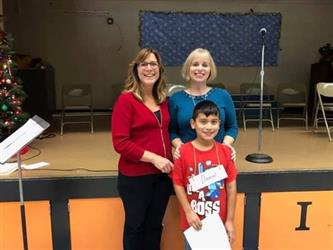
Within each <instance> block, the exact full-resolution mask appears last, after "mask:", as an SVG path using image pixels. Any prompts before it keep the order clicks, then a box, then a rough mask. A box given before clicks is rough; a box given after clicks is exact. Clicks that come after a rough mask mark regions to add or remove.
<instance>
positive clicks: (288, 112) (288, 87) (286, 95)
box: [276, 83, 308, 130]
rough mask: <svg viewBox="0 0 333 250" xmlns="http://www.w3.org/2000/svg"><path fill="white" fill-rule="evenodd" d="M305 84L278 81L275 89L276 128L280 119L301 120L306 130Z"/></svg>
mask: <svg viewBox="0 0 333 250" xmlns="http://www.w3.org/2000/svg"><path fill="white" fill-rule="evenodd" d="M307 97H308V95H307V91H306V87H305V85H300V84H297V85H296V84H290V83H280V84H279V85H278V89H277V96H276V100H277V105H278V111H277V128H279V127H280V120H301V121H304V122H305V128H306V130H308V105H307Z"/></svg>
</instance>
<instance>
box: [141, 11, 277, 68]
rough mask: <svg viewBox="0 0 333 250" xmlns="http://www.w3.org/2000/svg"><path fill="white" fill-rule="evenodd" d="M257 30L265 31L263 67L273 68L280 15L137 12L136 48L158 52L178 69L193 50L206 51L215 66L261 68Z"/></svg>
mask: <svg viewBox="0 0 333 250" xmlns="http://www.w3.org/2000/svg"><path fill="white" fill-rule="evenodd" d="M261 28H266V29H267V33H266V35H265V39H264V40H265V65H266V66H276V65H277V61H278V51H279V38H280V28H281V14H280V13H248V14H237V13H236V14H235V13H233V14H221V13H215V12H209V13H187V12H153V11H141V12H140V47H142V48H143V47H152V48H154V49H156V50H158V51H159V52H160V54H161V56H162V59H163V62H164V64H165V65H166V66H180V65H182V64H183V63H184V61H185V59H186V57H187V56H188V54H189V53H190V52H191V51H192V50H193V49H195V48H199V47H200V48H205V49H208V50H209V51H210V52H211V53H212V56H213V57H214V61H215V63H216V65H218V66H237V67H239V66H259V65H261V50H262V37H261V35H260V33H259V31H260V29H261Z"/></svg>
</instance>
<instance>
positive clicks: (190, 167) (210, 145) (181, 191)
mask: <svg viewBox="0 0 333 250" xmlns="http://www.w3.org/2000/svg"><path fill="white" fill-rule="evenodd" d="M219 126H220V115H219V110H218V107H217V106H216V104H215V103H214V102H212V101H208V100H204V101H202V102H199V103H198V104H197V105H196V106H195V108H194V110H193V115H192V119H191V127H192V129H194V130H195V132H196V138H195V139H194V140H193V141H191V142H188V143H185V144H183V145H182V146H181V148H180V157H179V158H178V159H177V160H176V161H175V163H174V169H173V173H172V179H173V184H174V189H175V193H176V195H177V198H178V200H179V203H180V204H181V209H180V210H181V211H180V220H181V228H182V230H186V229H187V228H189V227H191V226H192V227H193V228H194V229H196V230H200V229H201V226H202V224H201V219H203V218H204V217H205V216H206V215H208V214H212V213H218V214H219V215H220V217H221V219H222V221H223V222H224V225H225V228H226V231H227V234H228V237H229V241H230V244H231V243H232V242H233V241H234V239H235V227H234V214H235V206H236V195H237V188H236V176H237V170H236V167H235V164H234V161H233V160H232V159H231V150H230V148H229V147H227V146H225V145H223V144H220V143H218V142H216V141H215V140H214V137H215V135H216V134H217V133H218V130H219ZM212 168H214V169H212ZM221 168H223V169H224V170H225V173H226V174H227V177H226V178H224V179H222V178H221V179H217V180H216V182H214V183H210V182H209V181H208V182H206V183H201V187H200V185H199V188H198V185H197V183H194V181H193V180H194V178H193V177H194V176H197V175H199V174H202V173H204V172H205V171H207V170H208V169H211V170H210V171H217V172H216V173H218V171H221ZM222 172H224V171H222ZM207 173H208V172H207ZM219 174H220V173H219ZM219 174H216V175H217V176H220V175H219ZM191 178H192V179H191ZM200 179H201V180H202V179H204V178H200ZM207 179H209V178H207ZM190 182H191V184H190ZM185 249H191V248H190V246H189V244H188V242H187V241H186V243H185Z"/></svg>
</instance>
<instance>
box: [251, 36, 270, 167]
mask: <svg viewBox="0 0 333 250" xmlns="http://www.w3.org/2000/svg"><path fill="white" fill-rule="evenodd" d="M265 33H266V29H261V30H260V34H261V36H262V49H261V71H260V77H261V79H260V106H259V129H258V150H257V153H253V154H249V155H247V156H246V158H245V159H246V160H247V161H249V162H253V163H271V162H273V158H272V157H270V156H269V155H266V154H263V153H262V152H261V145H262V106H263V99H264V74H265V72H264V62H265Z"/></svg>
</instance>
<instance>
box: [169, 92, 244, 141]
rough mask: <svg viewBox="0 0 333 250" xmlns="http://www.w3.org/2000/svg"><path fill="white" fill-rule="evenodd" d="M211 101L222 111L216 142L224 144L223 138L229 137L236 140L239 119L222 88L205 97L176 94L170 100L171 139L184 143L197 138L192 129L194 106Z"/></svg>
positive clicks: (182, 93) (228, 95) (183, 93)
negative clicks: (191, 121) (204, 101)
mask: <svg viewBox="0 0 333 250" xmlns="http://www.w3.org/2000/svg"><path fill="white" fill-rule="evenodd" d="M202 100H210V101H213V102H215V103H216V105H217V106H218V108H219V110H220V120H221V124H220V130H219V132H218V134H217V135H216V136H215V140H216V141H218V142H223V138H224V137H225V136H226V135H228V136H231V137H232V138H234V139H236V137H237V134H238V126H237V118H236V111H235V107H234V103H233V101H232V98H231V96H230V94H229V93H228V92H227V91H226V90H224V89H221V88H212V89H210V90H209V91H208V92H207V93H206V94H205V95H202V96H192V95H190V94H188V93H186V92H185V91H184V90H182V91H179V92H176V93H174V94H173V95H172V96H171V97H170V98H169V112H170V117H171V119H170V126H169V132H170V138H171V141H172V140H174V139H175V138H180V139H181V140H182V142H183V143H186V142H189V141H192V140H194V139H195V138H196V134H195V131H194V130H193V129H192V128H191V125H190V120H191V118H192V112H193V109H194V106H195V105H196V104H197V103H198V102H200V101H202Z"/></svg>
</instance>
